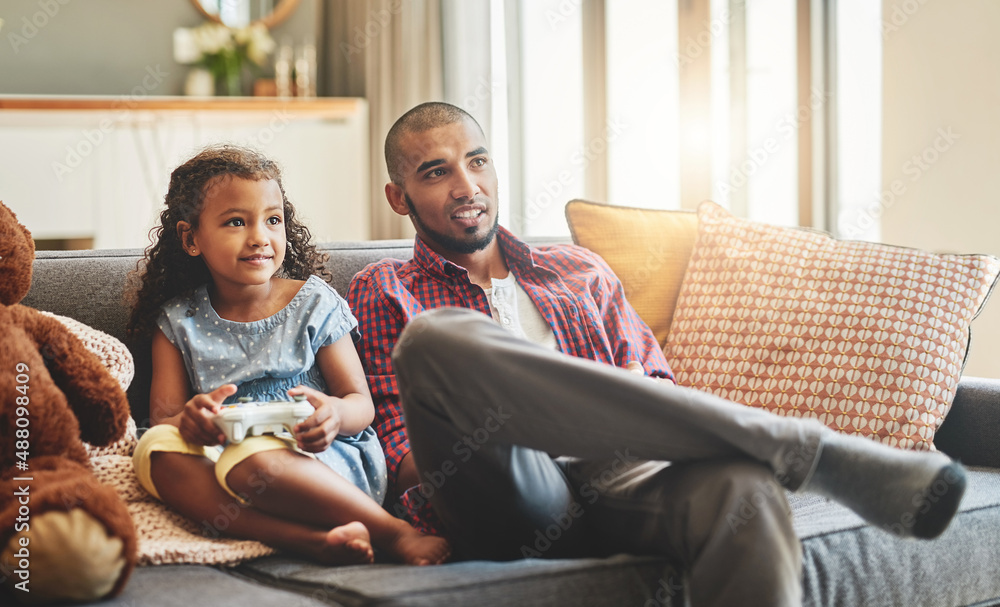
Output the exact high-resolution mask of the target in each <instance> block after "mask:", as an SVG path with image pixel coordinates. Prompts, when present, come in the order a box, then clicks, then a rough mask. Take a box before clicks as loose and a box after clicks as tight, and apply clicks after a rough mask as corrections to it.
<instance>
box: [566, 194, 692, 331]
mask: <svg viewBox="0 0 1000 607" xmlns="http://www.w3.org/2000/svg"><path fill="white" fill-rule="evenodd" d="M566 222H567V223H568V224H569V229H570V233H571V234H572V235H573V242H575V243H576V244H578V245H580V246H583V247H586V248H588V249H590V250H591V251H593V252H595V253H597V254H598V255H600V256H601V257H602V258H604V261H606V262H607V263H608V265H609V266H611V269H612V270H613V271H614V272H615V274H617V275H618V278H619V279H620V280H621V281H622V285H623V286H624V288H625V297H626V298H628V301H629V303H630V304H632V307H634V308H635V311H636V312H637V313H638V314H639V317H640V318H642V320H643V321H645V323H646V324H647V325H649V328H650V329H652V331H653V335H655V336H656V340H657V341H658V342H659V343H660V346H661V347H662V346H663V345H664V344H665V343H666V342H667V334H668V333H669V332H670V323H671V320H672V318H673V316H674V305H675V303H676V301H677V295H678V293H679V292H680V289H681V281H682V280H683V279H684V270H685V268H686V267H687V264H688V258H689V257H690V256H691V248H692V247H693V246H694V240H695V237H696V236H697V234H698V216H697V215H696V214H695V213H693V212H691V211H660V210H654V209H638V208H632V207H620V206H614V205H608V204H599V203H596V202H588V201H585V200H571V201H570V202H569V203H567V204H566Z"/></svg>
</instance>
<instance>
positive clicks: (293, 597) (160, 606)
mask: <svg viewBox="0 0 1000 607" xmlns="http://www.w3.org/2000/svg"><path fill="white" fill-rule="evenodd" d="M3 598H4V597H3V596H2V595H0V601H2V599H3ZM0 604H3V605H8V604H10V603H3V602H0ZM331 604H334V605H335V604H336V603H328V602H326V601H323V600H320V599H314V598H310V597H307V596H302V594H301V593H295V592H289V591H288V590H282V589H279V588H267V587H266V586H261V585H260V584H258V583H256V582H252V581H249V580H245V579H241V578H240V577H239V576H236V575H232V570H230V569H228V568H215V567H206V566H204V565H161V566H158V567H136V569H135V571H133V572H132V577H131V578H129V581H128V584H126V585H125V589H124V591H122V593H121V594H120V595H119V596H117V597H114V598H111V599H108V600H106V601H100V602H96V603H88V607H138V606H140V605H143V606H148V605H155V606H156V607H193V606H195V605H199V606H200V605H204V606H211V607H248V606H250V605H285V606H288V607H292V606H294V607H321V606H324V605H326V606H329V605H331Z"/></svg>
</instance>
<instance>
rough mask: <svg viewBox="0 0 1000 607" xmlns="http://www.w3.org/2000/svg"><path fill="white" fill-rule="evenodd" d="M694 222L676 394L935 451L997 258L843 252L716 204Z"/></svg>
mask: <svg viewBox="0 0 1000 607" xmlns="http://www.w3.org/2000/svg"><path fill="white" fill-rule="evenodd" d="M698 221H699V232H698V239H697V241H696V243H695V246H694V250H693V251H692V254H691V262H690V264H689V265H688V270H687V274H686V276H685V279H684V284H683V285H682V287H681V293H680V297H679V299H678V302H677V309H676V311H675V314H674V322H673V326H672V328H671V332H670V335H669V338H668V340H667V346H666V348H665V350H666V354H667V360H668V361H670V364H671V366H672V367H673V370H674V373H676V375H677V381H678V383H679V384H681V385H688V386H693V387H699V388H702V389H705V390H708V391H710V392H712V393H715V394H718V395H719V396H722V397H725V398H728V399H730V400H733V401H736V402H739V403H744V404H747V405H751V406H756V407H762V408H764V409H768V410H770V411H773V412H775V413H777V414H779V415H789V416H796V417H799V416H801V417H813V418H817V419H819V420H820V421H821V422H823V423H824V424H826V425H827V426H829V427H831V428H833V429H835V430H839V431H841V432H845V433H853V434H858V435H862V436H866V437H870V438H872V439H875V440H878V441H880V442H882V443H885V444H888V445H893V446H898V447H901V448H909V449H918V450H929V449H933V448H934V446H933V439H934V433H935V432H936V431H937V429H938V428H939V427H940V425H941V422H942V421H944V417H945V414H946V413H947V412H948V409H949V407H950V406H951V402H952V399H953V398H954V396H955V390H956V388H957V386H958V381H959V378H960V376H961V372H962V366H963V364H964V362H965V355H966V352H967V348H968V341H969V324H970V323H971V321H972V319H973V318H975V317H976V315H977V314H978V313H979V311H980V308H981V307H982V306H983V304H984V303H985V301H986V299H987V297H988V296H989V293H990V291H991V290H992V288H993V285H994V283H995V281H996V279H997V275H998V273H1000V260H998V259H997V258H995V257H991V256H987V255H936V254H932V253H928V252H924V251H918V250H914V249H906V248H901V247H892V246H886V245H879V244H871V243H866V242H852V241H838V240H834V239H833V238H831V237H829V236H827V235H825V234H822V233H819V232H815V231H811V230H804V229H796V228H782V227H777V226H771V225H766V224H762V223H756V222H752V221H748V220H744V219H739V218H736V217H733V216H732V215H730V214H729V213H728V212H727V211H726V210H724V209H723V208H721V207H719V206H718V205H715V204H712V203H707V202H706V203H702V205H701V207H700V208H699V210H698Z"/></svg>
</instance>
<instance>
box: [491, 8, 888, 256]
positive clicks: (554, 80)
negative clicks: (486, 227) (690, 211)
mask: <svg viewBox="0 0 1000 607" xmlns="http://www.w3.org/2000/svg"><path fill="white" fill-rule="evenodd" d="M492 2H493V8H494V10H493V14H494V21H493V24H492V28H493V29H492V32H493V35H492V38H493V44H494V50H493V57H494V61H493V66H492V67H491V71H492V73H493V74H498V73H502V74H503V75H504V79H503V81H504V82H506V83H507V86H505V87H504V94H505V102H509V105H508V104H506V103H505V104H503V105H500V104H496V105H495V106H494V112H493V127H494V130H493V133H494V139H496V134H499V133H501V132H506V133H508V134H509V139H505V140H503V141H502V144H501V145H502V147H503V149H504V152H505V154H506V153H507V150H509V162H507V166H506V167H504V166H503V162H502V160H501V164H500V169H501V172H502V170H503V169H504V168H506V169H507V170H508V172H509V174H508V175H502V179H503V181H502V184H505V185H507V186H509V189H510V191H509V192H502V194H501V196H502V200H503V202H504V204H506V205H507V206H508V207H509V211H508V212H509V222H508V225H510V227H511V228H512V229H513V230H514V231H515V232H517V233H519V234H521V235H523V236H529V237H530V236H560V235H562V236H565V235H567V234H568V229H567V227H566V225H565V220H564V218H563V205H564V204H565V202H567V201H568V200H570V199H572V198H577V197H582V198H588V199H591V200H599V201H607V202H610V203H613V204H620V205H625V206H639V207H649V208H661V209H677V208H682V207H683V208H693V207H694V206H695V205H696V204H697V202H699V201H700V200H701V199H705V198H711V199H713V200H715V201H716V202H718V203H720V204H722V205H723V206H727V207H729V208H730V209H731V210H732V211H733V212H734V213H735V214H738V215H741V216H745V217H749V218H751V219H755V220H760V221H765V222H769V223H775V224H779V225H809V226H813V227H818V228H824V229H830V230H831V231H833V232H835V234H838V235H843V236H845V237H851V238H871V239H875V238H877V237H878V234H879V231H878V216H880V215H881V212H880V207H879V204H880V202H879V192H880V171H881V169H880V156H881V147H880V133H881V124H880V119H879V116H880V112H881V93H880V88H881V86H880V83H881V67H880V60H879V58H880V56H881V39H880V30H879V19H880V8H879V5H878V3H872V2H870V1H867V0H843V1H841V2H838V3H836V5H831V4H830V3H825V2H821V1H820V0H754V1H753V2H746V1H745V0H711V2H709V0H694V1H689V2H683V3H678V2H677V0H614V1H611V0H531V1H528V0H506V1H505V0H492ZM498 6H502V7H503V8H502V9H498V8H497V7H498ZM848 39H849V40H850V44H847V43H846V42H844V43H841V41H842V40H844V41H846V40H848ZM831 59H835V61H833V60H831ZM498 62H499V64H503V65H502V66H501V65H499V64H498ZM692 64H698V65H700V66H702V67H699V68H698V69H700V70H703V72H704V73H703V76H704V79H703V80H702V81H700V82H703V83H704V86H701V85H699V86H696V87H694V88H688V87H690V80H686V79H684V78H685V76H684V74H685V72H684V70H685V69H686V68H688V67H689V66H690V65H692ZM687 74H688V77H689V76H690V72H687ZM682 82H684V83H685V84H684V85H683V86H682V84H681V83H682ZM696 89H697V90H696ZM494 95H496V91H494ZM692 96H693V97H692ZM692 100H693V103H692ZM691 107H694V108H696V112H695V113H696V114H697V115H695V116H693V117H692V112H691V111H690V110H691ZM685 108H687V110H685ZM685 111H686V112H687V113H685ZM496 145H497V143H496V142H494V146H496ZM692 165H694V166H696V168H698V169H699V171H698V174H697V175H696V176H695V177H694V179H700V180H701V182H699V183H698V184H696V186H697V187H695V188H686V187H685V186H684V184H685V180H688V181H690V180H691V179H692V176H691V174H692V171H691V170H690V168H691V166H692ZM702 176H704V177H702ZM502 217H503V216H502Z"/></svg>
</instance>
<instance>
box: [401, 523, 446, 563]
mask: <svg viewBox="0 0 1000 607" xmlns="http://www.w3.org/2000/svg"><path fill="white" fill-rule="evenodd" d="M386 550H387V551H388V552H389V553H390V554H392V555H393V556H395V557H396V558H397V559H399V560H401V561H403V562H404V563H406V564H407V565H440V564H441V563H443V562H445V560H447V558H448V557H449V556H451V544H449V543H448V540H446V539H444V538H443V537H437V536H435V535H424V534H423V533H420V532H419V531H417V530H416V529H414V528H413V527H410V526H409V525H406V526H405V528H401V529H400V531H399V533H398V534H397V535H396V538H395V539H394V540H393V541H392V542H391V543H390V545H389V546H387V547H386Z"/></svg>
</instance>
